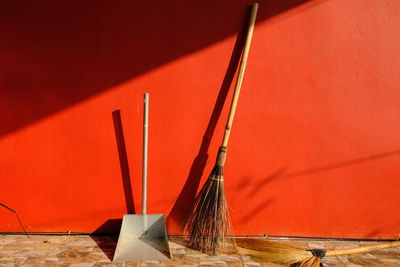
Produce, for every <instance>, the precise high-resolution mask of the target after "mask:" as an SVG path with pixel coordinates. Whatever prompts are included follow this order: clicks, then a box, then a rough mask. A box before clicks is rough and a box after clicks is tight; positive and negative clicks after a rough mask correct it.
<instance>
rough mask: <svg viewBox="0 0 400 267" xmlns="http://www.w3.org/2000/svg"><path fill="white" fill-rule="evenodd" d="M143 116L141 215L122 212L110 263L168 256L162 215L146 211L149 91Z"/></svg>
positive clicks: (162, 258)
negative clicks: (119, 228)
mask: <svg viewBox="0 0 400 267" xmlns="http://www.w3.org/2000/svg"><path fill="white" fill-rule="evenodd" d="M143 117H144V119H143V175H142V214H125V215H124V217H123V219H122V225H121V230H120V233H119V237H118V243H117V248H116V249H115V254H114V259H113V262H124V261H139V260H168V259H170V258H171V255H170V252H169V244H168V235H167V230H166V227H165V220H164V214H147V151H148V121H149V94H148V93H146V94H144V116H143Z"/></svg>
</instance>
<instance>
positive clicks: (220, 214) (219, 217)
mask: <svg viewBox="0 0 400 267" xmlns="http://www.w3.org/2000/svg"><path fill="white" fill-rule="evenodd" d="M184 223H185V225H184V226H183V228H184V229H186V230H187V232H188V233H189V235H190V240H189V245H190V247H191V248H193V249H197V250H200V251H202V252H204V253H207V254H210V255H215V254H216V253H217V252H218V251H222V250H224V249H225V248H227V247H228V243H227V242H225V236H226V235H228V234H229V233H231V223H230V218H229V213H228V206H227V203H226V199H225V190H224V180H223V166H221V165H220V164H218V161H217V164H216V165H215V166H214V168H213V170H212V172H211V174H210V176H209V177H208V179H207V181H206V183H205V184H204V186H203V188H202V189H201V191H200V193H199V194H198V195H197V197H196V199H195V201H194V207H193V212H192V213H191V214H190V216H189V217H188V218H187V219H186V220H185V222H184Z"/></svg>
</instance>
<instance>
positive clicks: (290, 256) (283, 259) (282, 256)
mask: <svg viewBox="0 0 400 267" xmlns="http://www.w3.org/2000/svg"><path fill="white" fill-rule="evenodd" d="M236 245H237V249H238V252H240V253H242V254H247V255H250V256H252V257H254V258H255V259H257V260H260V261H266V262H272V263H279V264H286V265H290V264H295V263H298V262H303V261H306V260H308V259H312V258H313V257H314V256H313V254H312V253H311V251H307V250H304V249H299V248H295V247H292V246H289V245H286V244H282V243H278V242H272V241H267V240H261V239H247V238H238V239H236ZM299 266H300V265H299ZM301 266H302V267H303V266H304V267H306V266H307V267H311V266H313V265H301ZM318 266H319V265H318Z"/></svg>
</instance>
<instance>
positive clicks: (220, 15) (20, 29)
mask: <svg viewBox="0 0 400 267" xmlns="http://www.w3.org/2000/svg"><path fill="white" fill-rule="evenodd" d="M189 2H190V3H189ZM205 2H207V3H205ZM249 3H250V1H228V0H226V1H225V0H221V1H213V2H212V3H211V2H210V1H178V0H174V1H161V0H160V1H152V2H147V1H116V2H113V3H111V2H107V1H96V2H86V1H62V2H60V1H58V2H54V1H7V2H3V3H2V4H1V7H0V15H1V16H0V19H1V21H0V36H1V42H0V62H1V64H0V151H1V153H0V166H1V167H0V179H1V183H0V203H3V204H5V205H7V206H9V207H11V208H13V209H15V210H16V211H18V213H19V215H20V217H21V219H22V221H23V223H24V224H25V226H26V228H27V230H28V231H31V232H58V231H73V232H93V231H96V230H97V231H100V232H102V231H103V232H104V231H111V230H115V229H118V222H120V221H118V219H121V217H122V215H123V214H124V213H127V212H128V213H134V212H140V204H141V203H140V198H141V181H140V179H141V178H140V177H141V170H140V169H141V167H140V166H141V131H142V130H141V123H142V97H143V93H144V92H150V94H151V107H150V113H151V114H150V145H149V146H150V147H149V149H150V151H149V162H150V163H149V164H150V165H149V203H148V209H149V213H165V214H166V216H167V224H168V230H169V233H170V234H178V233H179V231H178V225H179V222H180V221H181V218H182V216H183V215H184V214H185V211H186V209H187V208H188V207H189V205H190V203H191V201H192V200H193V197H194V195H195V193H196V191H197V190H198V189H199V188H198V187H199V185H200V186H201V185H202V184H203V182H204V180H205V178H206V177H207V175H208V173H209V172H210V170H211V168H212V166H213V164H214V160H215V156H216V152H217V149H218V146H219V143H220V142H221V139H222V134H223V127H224V124H225V121H226V116H227V109H228V106H229V103H230V99H231V93H232V90H231V89H232V87H233V83H234V82H232V81H234V73H235V71H236V68H237V64H238V55H239V52H240V47H241V45H242V41H243V29H244V25H245V24H246V22H245V21H246V17H247V11H248V9H247V6H248V5H249ZM399 25H400V6H399V5H398V3H397V1H396V0H382V1H366V0H335V1H333V0H326V1H311V2H307V1H289V0H287V1H282V0H279V1H278V0H271V1H262V2H261V5H260V12H259V16H258V20H257V26H256V29H255V32H254V38H253V43H252V47H251V51H250V56H249V62H248V68H247V71H246V74H245V80H244V84H243V88H242V94H241V98H240V100H239V106H238V110H237V114H236V117H235V122H234V126H233V130H232V134H231V139H230V144H229V154H228V159H227V163H226V170H225V177H226V179H225V183H226V193H227V199H228V202H229V205H230V207H231V216H232V220H233V225H234V229H235V232H236V234H268V235H291V236H324V237H356V238H396V237H397V236H398V233H399V227H400V215H399V214H400V213H399V202H400V186H399V178H400V177H399V176H400V168H399V166H400V165H399V163H400V139H399V133H400V124H399V121H400V90H398V87H399V84H400V83H399V80H400V73H399V72H400V50H399V47H400V37H399V36H400V28H399ZM118 110H120V112H119V111H118ZM0 222H1V223H0V231H3V232H10V231H11V232H12V231H21V227H20V226H19V224H18V221H17V219H16V217H15V215H14V214H12V213H11V212H9V211H7V210H6V209H4V208H2V207H0Z"/></svg>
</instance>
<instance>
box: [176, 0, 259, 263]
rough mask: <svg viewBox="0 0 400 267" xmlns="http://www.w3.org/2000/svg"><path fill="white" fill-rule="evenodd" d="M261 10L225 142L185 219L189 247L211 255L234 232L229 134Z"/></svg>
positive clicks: (252, 15)
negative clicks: (227, 175)
mask: <svg viewBox="0 0 400 267" xmlns="http://www.w3.org/2000/svg"><path fill="white" fill-rule="evenodd" d="M257 9H258V4H257V3H254V4H253V5H252V7H251V13H250V20H249V25H248V30H247V35H246V41H245V45H244V49H243V53H242V58H241V62H240V68H239V73H238V77H237V81H236V86H235V91H234V94H233V99H232V103H231V108H230V111H229V116H228V121H227V124H226V128H225V134H224V138H223V141H222V145H221V146H220V148H219V150H218V156H217V160H216V164H215V166H214V168H213V170H212V172H211V174H210V176H209V177H208V179H207V181H206V183H205V184H204V186H203V188H202V189H201V191H200V192H199V194H198V195H197V197H196V198H195V201H194V207H193V209H192V210H193V213H192V214H189V215H188V217H187V218H186V220H185V221H184V222H183V224H184V225H183V229H186V230H187V231H188V233H189V235H190V242H189V246H190V247H192V248H193V249H197V250H201V251H203V252H205V253H207V254H210V255H214V254H216V252H217V251H220V250H222V249H224V248H225V247H226V245H227V243H226V242H225V236H226V235H227V234H229V233H230V229H231V225H230V218H229V213H228V207H227V204H226V199H225V191H224V178H223V172H224V164H225V159H226V152H227V146H228V140H229V135H230V131H231V127H232V123H233V118H234V115H235V111H236V106H237V102H238V99H239V93H240V88H241V85H242V81H243V75H244V70H245V68H246V62H247V56H248V54H249V49H250V43H251V38H252V35H253V29H254V24H255V20H256V14H257Z"/></svg>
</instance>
